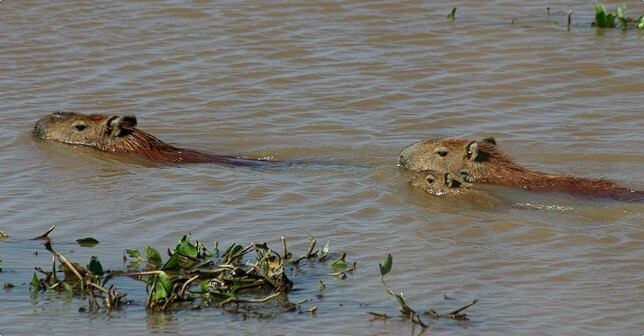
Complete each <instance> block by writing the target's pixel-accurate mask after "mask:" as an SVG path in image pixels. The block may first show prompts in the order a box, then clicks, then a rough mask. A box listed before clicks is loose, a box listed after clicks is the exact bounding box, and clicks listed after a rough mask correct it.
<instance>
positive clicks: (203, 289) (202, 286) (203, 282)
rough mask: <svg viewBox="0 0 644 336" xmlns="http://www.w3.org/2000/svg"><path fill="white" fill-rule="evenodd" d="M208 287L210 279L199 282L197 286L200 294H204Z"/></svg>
mask: <svg viewBox="0 0 644 336" xmlns="http://www.w3.org/2000/svg"><path fill="white" fill-rule="evenodd" d="M208 285H210V279H206V280H204V281H202V282H201V284H200V285H199V288H200V289H201V292H202V293H205V292H206V289H208Z"/></svg>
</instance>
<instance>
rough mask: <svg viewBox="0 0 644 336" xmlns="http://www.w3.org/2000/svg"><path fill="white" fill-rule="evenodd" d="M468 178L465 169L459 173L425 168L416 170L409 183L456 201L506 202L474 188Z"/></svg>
mask: <svg viewBox="0 0 644 336" xmlns="http://www.w3.org/2000/svg"><path fill="white" fill-rule="evenodd" d="M468 180H469V175H468V173H467V172H466V171H464V170H461V171H459V172H458V174H452V173H449V172H437V171H434V170H423V171H420V172H414V174H413V175H412V176H411V177H410V178H409V185H410V186H412V187H415V188H419V189H421V190H423V191H425V192H427V193H428V194H431V195H436V196H441V197H449V198H450V199H454V200H456V201H469V202H473V203H478V204H480V205H487V206H498V205H502V204H503V203H504V202H503V201H501V200H499V199H497V198H494V197H492V196H490V195H488V194H487V193H485V192H483V191H482V190H476V189H472V184H471V183H468V182H467V181H468Z"/></svg>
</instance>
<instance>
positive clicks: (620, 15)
mask: <svg viewBox="0 0 644 336" xmlns="http://www.w3.org/2000/svg"><path fill="white" fill-rule="evenodd" d="M624 11H626V6H624V5H620V6H617V17H618V18H620V19H621V18H624Z"/></svg>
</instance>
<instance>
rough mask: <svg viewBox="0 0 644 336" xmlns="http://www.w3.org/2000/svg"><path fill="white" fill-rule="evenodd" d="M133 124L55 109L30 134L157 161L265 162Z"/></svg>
mask: <svg viewBox="0 0 644 336" xmlns="http://www.w3.org/2000/svg"><path fill="white" fill-rule="evenodd" d="M136 124H137V121H136V118H135V117H134V116H125V117H121V116H108V115H103V114H79V113H69V112H58V113H53V114H50V115H47V116H44V117H42V118H41V119H40V120H38V122H37V123H36V126H35V127H34V130H33V133H34V135H36V136H38V137H40V138H43V139H47V140H53V141H59V142H63V143H68V144H74V145H84V146H90V147H94V148H97V149H100V150H102V151H106V152H112V153H116V154H129V155H134V156H138V157H141V158H144V159H148V160H151V161H156V162H167V163H222V164H229V165H236V166H259V165H262V164H263V163H264V162H260V161H254V160H244V159H238V158H235V157H230V156H221V155H210V154H205V153H201V152H197V151H194V150H189V149H183V148H178V147H174V146H172V145H170V144H167V143H165V142H163V141H161V140H159V139H158V138H156V137H155V136H153V135H151V134H148V133H146V132H143V131H141V130H139V129H138V128H136V127H135V126H136Z"/></svg>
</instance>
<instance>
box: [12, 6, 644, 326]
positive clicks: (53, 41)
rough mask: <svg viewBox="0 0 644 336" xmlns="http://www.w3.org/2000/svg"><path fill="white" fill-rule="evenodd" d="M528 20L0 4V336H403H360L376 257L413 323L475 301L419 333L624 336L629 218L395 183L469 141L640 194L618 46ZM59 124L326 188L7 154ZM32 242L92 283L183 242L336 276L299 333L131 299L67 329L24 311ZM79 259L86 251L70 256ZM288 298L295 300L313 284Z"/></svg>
mask: <svg viewBox="0 0 644 336" xmlns="http://www.w3.org/2000/svg"><path fill="white" fill-rule="evenodd" d="M548 5H549V6H550V7H551V13H552V14H551V15H550V16H547V15H546V13H545V7H544V5H543V4H540V3H532V2H525V1H520V2H516V1H514V2H509V1H493V2H492V3H489V2H488V3H481V4H476V3H467V4H462V3H443V4H436V3H432V2H417V1H411V2H402V3H391V2H383V1H366V2H342V3H339V2H324V1H322V2H302V3H298V2H295V3H293V2H283V1H281V2H270V3H256V2H241V3H238V2H235V3H232V2H217V3H212V2H177V3H167V4H158V3H152V2H138V3H129V2H128V3H125V2H123V3H113V2H110V3H107V2H101V3H98V2H91V3H89V2H88V3H84V2H78V1H70V2H65V4H62V3H57V2H51V1H50V2H32V1H20V2H9V1H3V2H1V3H0V16H1V17H2V19H1V20H0V29H2V32H3V34H2V35H1V36H0V45H1V46H2V48H0V118H1V119H2V130H3V132H0V155H1V158H2V170H1V171H0V189H1V190H2V193H0V211H1V212H2V214H3V216H2V218H3V219H2V222H1V223H0V229H2V230H4V231H6V232H7V233H8V234H9V235H10V238H9V239H7V240H4V241H1V242H0V259H2V266H3V272H1V273H0V282H3V283H4V282H11V283H13V284H15V285H16V287H15V288H14V289H11V290H5V291H3V292H2V293H0V300H1V301H2V304H1V305H0V311H1V312H2V314H0V333H2V334H7V335H9V334H20V333H26V334H33V333H36V332H38V331H40V330H51V332H52V333H54V334H56V333H58V334H61V333H68V332H69V326H70V325H73V326H74V331H75V332H77V333H80V334H87V333H118V332H123V331H128V332H132V333H185V332H187V331H191V332H194V333H196V332H208V333H212V332H213V330H217V331H219V329H215V328H225V331H227V332H233V333H235V332H236V333H241V334H249V333H268V334H301V333H302V332H308V331H310V330H321V331H323V333H335V334H369V335H371V334H392V335H399V334H404V333H408V332H409V326H408V324H406V323H404V322H401V321H399V320H398V319H396V318H394V319H392V320H389V321H387V322H380V321H372V320H371V319H370V316H369V315H367V314H366V311H377V312H383V313H387V314H389V315H392V316H397V314H398V313H397V310H396V302H395V301H394V300H393V299H392V298H391V297H389V296H388V295H387V294H386V292H385V291H384V289H383V288H382V284H381V283H380V282H379V279H378V274H379V273H378V266H377V265H378V263H380V262H382V260H383V258H384V256H385V255H386V254H387V253H392V254H393V255H394V259H395V261H394V271H393V272H392V274H391V275H389V277H390V278H389V280H388V282H389V283H390V285H391V286H392V288H395V289H397V290H399V291H404V292H405V295H406V297H407V298H408V299H409V303H410V304H411V305H412V306H413V307H415V308H418V309H427V308H434V309H437V310H439V311H446V310H449V309H450V308H453V307H455V306H459V305H460V304H464V303H466V302H468V301H470V300H473V299H478V300H479V303H478V304H477V305H475V306H474V307H472V308H470V309H469V310H468V315H469V316H470V317H471V321H470V322H467V323H457V322H454V321H451V320H439V321H432V322H431V326H430V329H429V331H428V332H430V333H434V334H435V333H439V334H453V333H463V332H465V333H474V334H499V333H507V331H508V330H512V331H516V332H518V333H521V334H539V333H546V334H572V333H575V334H577V333H585V334H637V333H641V329H642V325H641V322H640V320H641V311H642V308H643V306H642V303H641V300H639V297H641V294H642V287H641V285H640V284H641V283H644V269H643V267H642V264H641V259H642V248H641V246H642V240H644V232H643V231H642V226H641V223H642V222H643V215H642V214H643V210H644V208H643V205H642V204H623V203H619V202H613V201H607V200H580V199H575V198H571V197H569V196H566V195H543V194H535V193H525V192H521V191H517V190H512V189H504V188H495V187H491V189H490V190H486V191H487V192H490V193H492V194H493V195H494V196H495V197H498V198H500V199H502V200H503V201H504V202H507V203H508V204H507V206H499V207H486V206H481V205H479V204H471V203H468V202H460V201H453V200H447V199H437V198H435V197H431V196H430V195H426V194H423V193H422V192H418V191H415V190H413V189H411V188H410V187H409V186H408V185H407V176H406V173H405V172H402V171H400V170H399V169H398V168H397V167H395V163H396V159H397V155H398V153H399V152H400V150H401V149H402V148H404V147H405V146H407V145H409V144H411V143H413V142H416V141H418V140H421V139H425V138H446V137H466V138H473V139H476V138H481V137H484V136H490V135H492V136H495V137H496V139H497V141H498V142H499V146H500V147H501V148H503V150H504V151H505V152H506V153H508V154H509V155H511V156H512V157H514V158H515V159H516V160H517V161H518V162H520V163H521V164H523V165H525V166H526V167H527V168H529V169H533V170H538V171H544V172H549V173H554V174H570V175H580V176H585V177H590V178H601V177H606V178H609V179H611V180H613V181H615V182H617V183H619V184H622V185H625V186H629V187H631V188H634V189H639V190H642V189H644V183H642V181H643V180H644V175H643V172H642V169H641V167H642V164H643V163H644V156H643V155H642V143H643V137H642V134H643V132H642V129H643V126H644V121H643V119H642V118H641V107H642V105H643V103H644V101H643V98H642V94H641V92H644V82H643V81H642V78H641V76H639V74H641V73H642V71H643V70H644V69H643V68H644V64H643V63H642V60H641V56H640V54H641V53H640V52H639V50H640V49H641V32H639V31H635V30H627V31H625V32H623V31H621V30H613V29H606V30H602V29H595V28H590V21H592V17H593V8H592V5H591V4H574V5H571V4H570V3H568V2H554V3H549V4H548ZM455 6H458V7H459V9H458V11H457V13H456V20H455V21H454V22H451V21H448V20H447V19H446V18H445V16H446V15H447V14H448V13H449V11H450V10H451V8H453V7H455ZM609 7H610V6H609ZM631 7H632V8H631ZM499 9H503V10H502V11H500V10H499ZM569 10H574V11H575V13H574V15H573V25H572V26H571V27H570V29H569V30H568V29H567V28H566V25H565V14H562V13H567V12H568V11H569ZM628 12H629V13H628V14H629V16H631V15H632V16H634V17H638V16H639V15H641V14H643V13H644V8H641V7H637V6H636V5H635V6H630V7H629V9H628ZM513 19H517V20H515V22H514V24H510V23H511V22H512V20H513ZM598 46H601V48H598ZM61 110H64V111H72V112H81V113H89V112H100V113H105V114H136V115H137V117H138V120H139V124H140V128H141V129H142V130H144V131H147V132H150V133H152V134H154V135H156V136H158V137H159V138H160V139H161V140H164V141H166V142H169V143H172V144H175V145H178V146H180V147H185V148H191V149H195V150H200V151H204V152H208V153H213V154H222V155H239V156H244V157H249V158H257V157H272V158H274V159H275V160H277V161H287V162H289V161H298V162H313V163H330V164H331V165H328V166H323V165H315V164H312V165H298V166H293V167H274V168H270V169H250V168H233V167H226V166H218V165H190V166H173V165H169V166H167V165H159V164H155V163H149V162H141V161H139V160H136V159H132V158H122V157H115V156H113V155H111V154H109V153H100V152H97V151H94V150H92V149H88V148H79V147H78V146H76V147H74V146H68V145H59V144H53V143H50V142H45V141H41V140H38V139H34V138H33V137H32V136H31V135H30V132H31V129H32V127H33V125H34V123H35V121H36V120H37V119H38V118H40V117H41V116H42V115H45V114H49V113H52V112H56V111H61ZM336 163H337V165H334V164H336ZM51 225H56V226H57V228H56V230H55V231H54V233H53V235H52V239H53V240H54V243H55V244H56V246H58V248H59V249H62V248H64V249H65V251H69V254H70V256H72V257H73V258H74V259H78V260H89V259H88V258H89V256H91V255H99V256H100V257H101V261H102V262H103V263H104V267H106V268H110V269H119V268H120V267H122V265H121V264H120V260H121V258H122V254H123V250H124V249H126V248H140V247H141V246H143V245H153V246H155V247H158V248H164V247H167V246H172V245H173V244H175V243H176V239H177V237H180V236H181V235H183V234H185V233H188V232H191V233H192V235H193V237H199V238H200V239H201V240H204V241H213V240H219V241H222V242H224V241H225V242H232V241H268V242H269V243H273V244H276V243H278V242H279V237H280V236H282V235H283V236H286V237H287V238H288V239H291V238H292V240H293V241H299V240H301V239H302V238H304V237H306V236H309V235H313V236H315V237H317V238H318V240H319V241H326V240H331V242H332V243H331V244H332V245H331V246H332V248H333V249H335V250H336V251H338V252H339V251H346V252H347V253H348V254H349V257H350V258H351V259H352V260H356V261H357V262H358V270H357V272H356V273H355V274H354V277H353V278H351V279H348V280H345V281H331V280H329V281H328V282H327V283H326V284H327V288H326V290H325V293H324V299H323V300H321V302H320V305H319V306H318V313H317V316H316V317H311V316H309V315H307V314H283V315H280V316H279V317H278V318H276V319H270V320H262V319H247V320H244V319H243V318H241V317H238V316H229V315H226V314H220V313H218V312H217V310H214V309H213V310H208V309H207V310H201V311H186V312H173V313H170V314H167V315H166V314H147V313H146V312H145V311H144V309H143V308H142V307H141V306H140V302H142V301H143V302H144V301H145V293H140V294H136V290H134V289H133V290H131V291H128V298H129V299H132V300H133V302H134V303H135V304H133V305H131V306H129V307H127V308H126V309H125V310H124V311H121V312H113V313H110V314H109V316H104V315H101V314H98V315H96V316H88V315H87V314H82V313H79V312H78V307H79V306H80V305H82V304H84V301H83V300H72V301H71V302H70V301H66V300H65V298H64V297H61V296H57V295H53V294H44V295H37V296H32V295H31V294H30V293H29V290H28V286H27V285H26V283H28V281H29V279H30V278H31V276H32V274H33V267H34V266H43V267H44V266H46V265H49V263H50V262H51V260H50V256H48V255H46V253H45V252H44V250H43V248H42V246H40V244H39V242H36V241H30V240H29V239H30V238H32V237H35V236H37V235H39V234H41V233H42V232H44V231H45V230H46V229H47V228H48V227H50V226H51ZM87 236H91V237H95V238H97V239H98V240H99V241H101V244H99V245H98V246H96V247H94V248H91V249H88V248H79V247H77V246H75V243H74V241H75V239H78V238H83V237H87ZM305 245H306V244H303V245H302V246H297V245H296V246H293V248H294V249H298V250H302V249H306V246H305ZM71 250H73V252H71ZM36 251H38V252H39V254H38V255H37V256H36V255H34V254H33V253H34V252H36ZM125 286H126V287H127V285H125ZM301 286H303V288H301V290H302V292H300V293H302V294H298V295H300V299H301V300H305V299H307V295H308V296H315V295H316V294H315V293H316V290H317V288H318V286H319V283H316V282H314V281H310V282H307V280H304V281H303V282H302V283H301ZM446 295H447V297H449V298H452V299H453V301H450V300H447V299H445V296H446ZM136 302H139V305H137V304H136ZM7 307H11V309H9V308H7ZM222 330H224V329H222Z"/></svg>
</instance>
